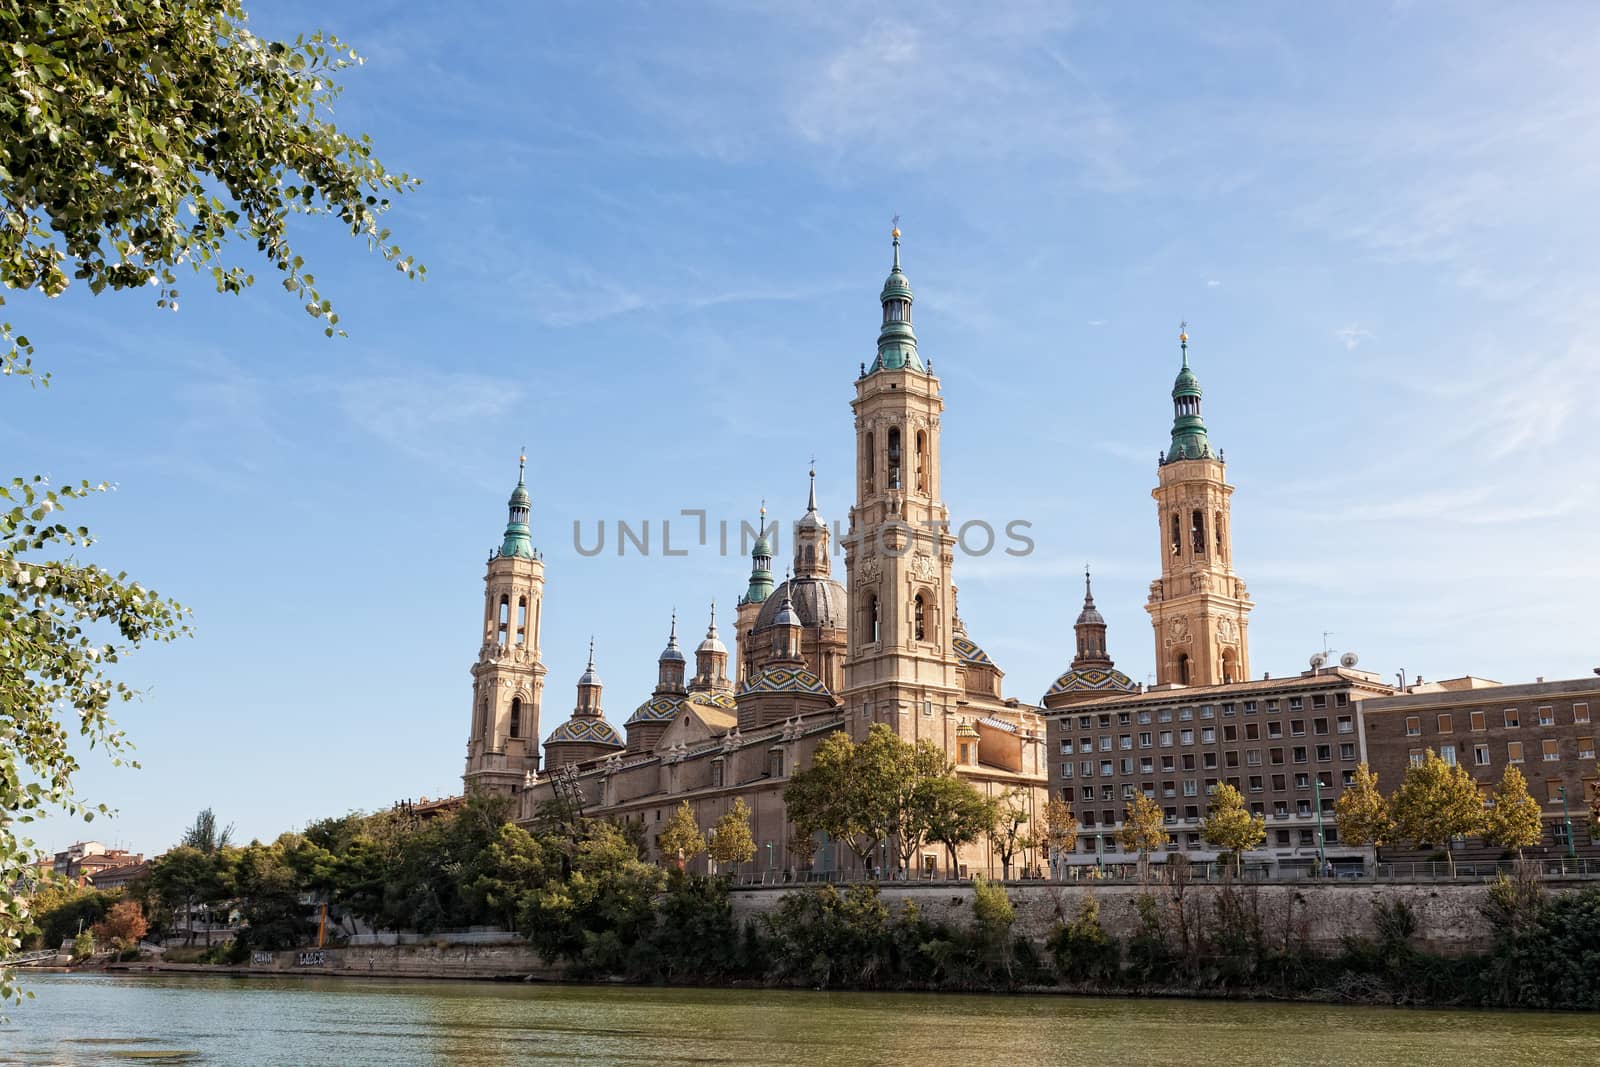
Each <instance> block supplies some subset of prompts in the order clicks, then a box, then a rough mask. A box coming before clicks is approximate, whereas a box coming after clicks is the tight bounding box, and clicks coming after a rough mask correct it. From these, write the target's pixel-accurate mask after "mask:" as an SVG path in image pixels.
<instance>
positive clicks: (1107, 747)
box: [1100, 734, 1111, 752]
mask: <svg viewBox="0 0 1600 1067" xmlns="http://www.w3.org/2000/svg"><path fill="white" fill-rule="evenodd" d="M1100 751H1101V752H1110V751H1111V735H1110V734H1102V735H1101V736H1100Z"/></svg>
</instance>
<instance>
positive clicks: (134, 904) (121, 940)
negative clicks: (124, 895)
mask: <svg viewBox="0 0 1600 1067" xmlns="http://www.w3.org/2000/svg"><path fill="white" fill-rule="evenodd" d="M149 928H150V924H149V923H147V922H145V918H144V909H143V908H141V907H140V906H139V903H138V901H134V900H120V901H118V902H117V903H115V904H113V905H112V906H111V910H110V911H108V912H106V917H105V918H104V919H101V920H100V921H99V922H97V923H95V924H94V936H95V938H96V940H99V941H103V942H105V943H107V944H109V945H110V946H111V947H112V948H114V949H116V950H117V951H118V952H126V951H127V950H128V949H130V948H131V949H137V948H138V947H139V942H140V940H141V939H143V937H144V935H145V931H147V930H148V929H149Z"/></svg>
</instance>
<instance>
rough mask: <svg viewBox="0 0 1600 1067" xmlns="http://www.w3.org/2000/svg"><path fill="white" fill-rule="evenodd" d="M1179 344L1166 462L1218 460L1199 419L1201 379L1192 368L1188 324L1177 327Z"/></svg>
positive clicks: (1204, 425)
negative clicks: (1180, 358)
mask: <svg viewBox="0 0 1600 1067" xmlns="http://www.w3.org/2000/svg"><path fill="white" fill-rule="evenodd" d="M1178 345H1179V347H1180V349H1181V350H1182V352H1183V366H1182V368H1181V369H1180V370H1179V371H1178V378H1177V380H1176V381H1175V382H1173V384H1172V446H1171V447H1170V448H1169V449H1168V450H1167V455H1166V458H1165V460H1164V462H1166V463H1175V462H1177V461H1178V460H1181V459H1215V458H1216V456H1215V454H1213V453H1212V451H1211V441H1210V439H1209V438H1208V437H1207V436H1206V424H1205V420H1204V419H1202V418H1201V417H1200V397H1201V392H1200V380H1199V379H1198V378H1196V377H1195V376H1194V371H1192V370H1190V369H1189V324H1188V323H1187V322H1184V323H1179V325H1178Z"/></svg>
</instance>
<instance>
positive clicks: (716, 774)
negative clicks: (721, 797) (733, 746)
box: [711, 759, 725, 789]
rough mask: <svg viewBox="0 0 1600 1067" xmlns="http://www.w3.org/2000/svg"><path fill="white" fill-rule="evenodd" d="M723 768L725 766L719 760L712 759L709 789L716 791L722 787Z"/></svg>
mask: <svg viewBox="0 0 1600 1067" xmlns="http://www.w3.org/2000/svg"><path fill="white" fill-rule="evenodd" d="M724 767H725V764H724V763H723V762H722V761H721V760H720V759H714V760H712V761H711V788H713V789H717V788H720V787H721V786H722V776H723V769H724Z"/></svg>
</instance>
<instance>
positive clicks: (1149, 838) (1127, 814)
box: [1117, 793, 1170, 876]
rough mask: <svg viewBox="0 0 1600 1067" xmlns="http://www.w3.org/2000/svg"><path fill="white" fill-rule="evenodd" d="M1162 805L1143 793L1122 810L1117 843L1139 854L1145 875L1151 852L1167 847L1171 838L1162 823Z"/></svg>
mask: <svg viewBox="0 0 1600 1067" xmlns="http://www.w3.org/2000/svg"><path fill="white" fill-rule="evenodd" d="M1163 819H1164V815H1163V814H1162V811H1161V807H1160V805H1158V804H1157V803H1156V802H1155V801H1153V800H1151V799H1150V798H1149V797H1147V796H1145V795H1144V794H1143V793H1136V794H1134V797H1133V800H1131V801H1130V802H1129V803H1128V804H1127V805H1126V806H1125V807H1124V809H1123V812H1122V827H1121V828H1120V829H1119V830H1118V831H1117V844H1118V845H1120V846H1121V848H1122V851H1124V852H1137V853H1138V854H1139V870H1140V874H1141V876H1143V875H1144V874H1145V873H1146V872H1147V871H1148V869H1149V862H1150V853H1152V852H1154V851H1156V850H1157V849H1160V848H1166V847H1167V842H1168V840H1170V838H1168V836H1167V831H1166V829H1165V828H1164V826H1163V825H1162V820H1163Z"/></svg>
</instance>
